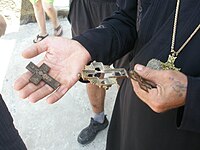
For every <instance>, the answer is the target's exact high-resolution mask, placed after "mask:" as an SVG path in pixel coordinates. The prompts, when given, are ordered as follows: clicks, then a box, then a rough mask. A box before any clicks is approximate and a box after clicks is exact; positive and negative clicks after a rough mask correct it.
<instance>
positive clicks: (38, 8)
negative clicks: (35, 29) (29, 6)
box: [33, 0, 47, 36]
mask: <svg viewBox="0 0 200 150" xmlns="http://www.w3.org/2000/svg"><path fill="white" fill-rule="evenodd" d="M33 8H34V13H35V18H36V20H37V23H38V26H39V28H40V34H39V35H41V36H44V35H47V30H46V18H45V12H44V9H43V6H42V2H41V0H39V1H38V2H37V3H35V4H33Z"/></svg>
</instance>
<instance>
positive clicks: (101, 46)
mask: <svg viewBox="0 0 200 150" xmlns="http://www.w3.org/2000/svg"><path fill="white" fill-rule="evenodd" d="M136 14H137V1H136V0H125V1H122V0H121V4H120V3H119V11H116V12H114V13H113V15H112V16H111V17H109V18H106V19H105V20H104V21H103V22H102V24H101V25H100V26H99V27H97V28H95V29H90V30H88V31H86V32H85V33H83V34H81V35H80V36H77V37H74V38H73V39H74V40H77V41H78V42H79V43H81V44H82V45H83V46H84V47H85V48H86V49H87V50H88V52H89V53H90V55H91V57H92V60H96V61H101V62H103V63H104V64H111V63H113V62H114V60H116V59H118V58H120V57H121V56H123V55H124V54H126V53H127V52H129V51H130V50H131V49H133V46H134V43H135V40H136V36H137V34H136V16H137V15H136Z"/></svg>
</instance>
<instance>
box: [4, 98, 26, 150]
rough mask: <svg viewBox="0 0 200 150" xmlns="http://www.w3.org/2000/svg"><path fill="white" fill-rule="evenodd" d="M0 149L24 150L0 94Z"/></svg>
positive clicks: (24, 147)
mask: <svg viewBox="0 0 200 150" xmlns="http://www.w3.org/2000/svg"><path fill="white" fill-rule="evenodd" d="M0 149H1V150H26V146H25V144H24V142H23V141H22V139H21V137H20V135H19V133H18V131H17V130H16V128H15V126H14V124H13V119H12V116H11V114H10V112H9V110H8V108H7V107H6V104H5V102H4V101H3V98H2V97H1V95H0Z"/></svg>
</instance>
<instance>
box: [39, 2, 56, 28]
mask: <svg viewBox="0 0 200 150" xmlns="http://www.w3.org/2000/svg"><path fill="white" fill-rule="evenodd" d="M43 6H44V10H45V12H46V13H47V15H48V16H49V18H50V19H51V22H52V24H53V28H54V29H55V28H57V27H58V26H59V23H58V18H57V11H56V10H55V8H54V6H53V4H48V3H46V2H43Z"/></svg>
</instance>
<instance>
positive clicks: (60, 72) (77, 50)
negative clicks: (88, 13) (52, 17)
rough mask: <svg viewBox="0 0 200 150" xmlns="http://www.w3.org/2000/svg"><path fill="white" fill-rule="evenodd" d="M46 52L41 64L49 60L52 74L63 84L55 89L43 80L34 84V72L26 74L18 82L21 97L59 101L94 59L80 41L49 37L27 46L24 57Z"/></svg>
mask: <svg viewBox="0 0 200 150" xmlns="http://www.w3.org/2000/svg"><path fill="white" fill-rule="evenodd" d="M44 52H45V56H44V58H43V59H42V60H41V61H40V62H39V63H38V66H40V65H41V64H43V63H46V64H47V65H48V66H49V67H50V68H51V69H50V71H49V75H50V76H52V77H53V78H54V79H56V80H57V81H59V82H60V83H61V86H60V87H59V88H58V89H57V90H56V91H54V90H53V89H52V88H51V87H50V86H49V85H47V84H45V83H44V82H40V83H39V84H38V85H34V84H33V83H30V82H29V78H30V77H31V75H32V74H31V73H30V72H26V73H24V74H22V75H21V76H20V77H19V78H18V79H17V80H16V81H15V84H14V89H15V90H17V91H19V95H20V97H21V98H23V99H25V98H28V100H29V101H31V102H37V101H39V100H40V99H42V98H44V97H46V96H48V98H47V102H48V103H54V102H56V101H58V100H59V99H60V98H61V97H62V96H63V95H64V94H65V93H66V92H67V91H68V90H69V89H70V88H71V87H72V86H73V85H74V84H75V83H76V82H77V81H78V80H79V77H78V73H80V72H81V71H82V69H83V68H84V66H85V65H86V64H87V63H88V62H89V61H90V59H91V58H90V54H89V53H88V51H87V50H86V49H85V48H84V47H83V46H82V45H81V44H80V43H78V42H77V41H74V40H69V39H66V38H62V37H47V38H45V39H44V40H42V41H41V42H39V43H37V44H34V45H32V46H31V47H29V48H27V49H25V50H24V51H23V53H22V56H23V57H24V58H33V57H35V56H37V55H39V54H41V53H44Z"/></svg>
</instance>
